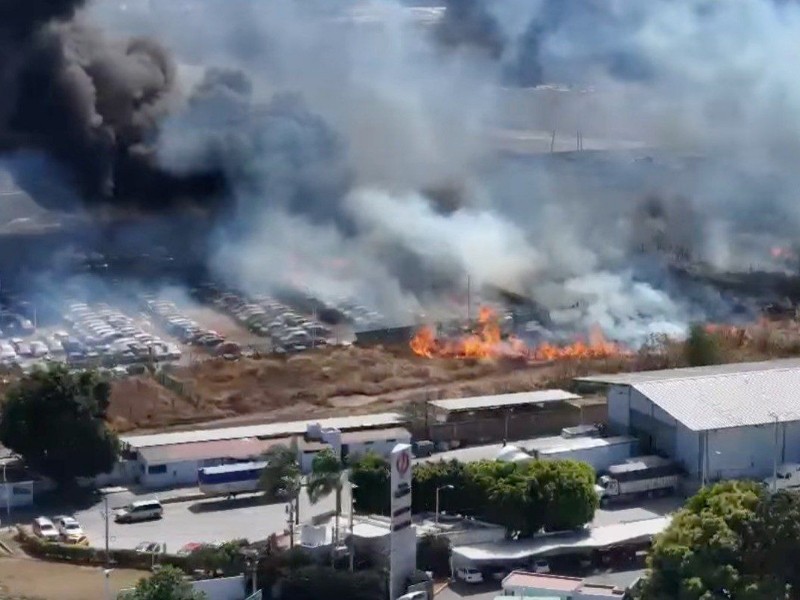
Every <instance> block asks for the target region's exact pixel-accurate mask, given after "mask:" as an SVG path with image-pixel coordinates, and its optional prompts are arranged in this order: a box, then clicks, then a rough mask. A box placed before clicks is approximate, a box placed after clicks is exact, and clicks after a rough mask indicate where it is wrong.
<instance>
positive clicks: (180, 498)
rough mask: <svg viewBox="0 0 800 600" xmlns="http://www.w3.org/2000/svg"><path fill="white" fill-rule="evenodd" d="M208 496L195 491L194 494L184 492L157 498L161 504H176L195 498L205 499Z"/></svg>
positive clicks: (191, 500)
mask: <svg viewBox="0 0 800 600" xmlns="http://www.w3.org/2000/svg"><path fill="white" fill-rule="evenodd" d="M206 499H208V496H206V495H205V494H201V493H200V492H195V493H194V494H186V495H185V496H173V497H171V498H164V499H159V502H161V504H178V503H179V502H194V501H195V500H206Z"/></svg>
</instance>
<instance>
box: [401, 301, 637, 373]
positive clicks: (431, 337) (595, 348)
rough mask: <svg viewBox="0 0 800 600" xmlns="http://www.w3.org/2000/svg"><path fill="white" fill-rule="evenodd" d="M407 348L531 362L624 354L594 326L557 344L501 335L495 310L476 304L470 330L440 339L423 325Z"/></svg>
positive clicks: (435, 355)
mask: <svg viewBox="0 0 800 600" xmlns="http://www.w3.org/2000/svg"><path fill="white" fill-rule="evenodd" d="M410 346H411V350H412V351H413V352H414V353H415V354H416V355H418V356H422V357H425V358H461V359H470V358H471V359H482V358H511V359H522V360H527V361H531V362H540V361H554V360H565V359H600V358H609V357H614V356H623V355H626V354H628V353H629V352H628V350H627V349H625V348H624V347H622V346H620V345H618V344H615V343H614V342H610V341H608V340H607V339H606V338H605V336H604V335H603V332H602V331H601V330H600V328H598V327H595V328H593V329H592V331H591V332H590V334H589V336H588V337H587V339H585V340H581V339H579V340H576V341H574V342H572V343H570V344H564V345H558V344H554V343H550V342H545V343H541V344H538V345H536V346H533V347H532V346H529V345H528V344H526V343H525V342H524V341H523V340H522V339H520V338H519V337H517V336H514V335H509V336H503V334H502V331H501V327H500V321H499V317H498V315H497V313H496V312H495V311H494V310H493V309H491V308H490V307H488V306H483V307H481V308H480V311H479V314H478V320H477V324H476V326H475V328H474V330H473V331H472V332H469V333H467V334H465V335H461V336H458V337H456V338H452V339H442V338H440V337H439V336H438V335H437V332H436V329H435V328H434V327H432V326H430V325H426V326H423V327H422V328H420V329H419V330H418V331H417V333H416V334H415V335H414V337H413V338H412V340H411V342H410Z"/></svg>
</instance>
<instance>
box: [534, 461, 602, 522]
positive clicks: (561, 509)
mask: <svg viewBox="0 0 800 600" xmlns="http://www.w3.org/2000/svg"><path fill="white" fill-rule="evenodd" d="M524 468H525V470H526V471H527V474H528V498H529V503H528V511H529V512H528V515H529V519H530V518H531V517H532V516H533V515H541V524H540V523H539V522H538V521H539V520H538V519H537V520H536V521H535V524H533V525H530V532H531V533H533V532H535V531H537V530H538V527H537V525H538V526H541V527H543V528H544V529H546V530H548V531H563V530H567V529H576V528H578V527H582V526H583V525H585V524H586V523H588V522H590V521H591V520H592V519H593V518H594V512H595V510H596V509H597V505H598V497H597V493H596V492H595V490H594V482H595V473H594V469H592V467H591V466H589V465H588V464H586V463H581V462H578V461H574V460H558V461H532V462H530V463H528V464H527V465H525V466H524Z"/></svg>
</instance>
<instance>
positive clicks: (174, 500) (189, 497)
mask: <svg viewBox="0 0 800 600" xmlns="http://www.w3.org/2000/svg"><path fill="white" fill-rule="evenodd" d="M156 497H157V498H158V496H157V495H156ZM207 498H209V496H206V495H205V494H201V493H200V492H195V493H193V494H186V495H184V496H171V497H169V498H158V501H159V502H161V504H178V503H180V502H194V501H197V500H205V499H207ZM126 506H127V504H121V505H119V506H111V507H110V508H111V510H119V509H120V508H125V507H126Z"/></svg>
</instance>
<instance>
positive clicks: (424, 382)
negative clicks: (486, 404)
mask: <svg viewBox="0 0 800 600" xmlns="http://www.w3.org/2000/svg"><path fill="white" fill-rule="evenodd" d="M710 330H711V331H712V335H713V336H714V338H715V340H716V343H717V346H718V349H719V355H720V356H719V360H720V362H741V361H747V360H766V359H769V358H779V357H786V356H798V355H800V323H799V322H797V321H793V320H792V321H782V322H777V323H776V322H767V321H760V322H759V323H755V324H753V325H751V326H748V327H745V328H732V327H729V326H720V327H717V328H716V329H715V328H713V327H711V326H710ZM683 348H684V346H683V343H681V342H673V341H669V340H656V341H654V343H653V344H652V345H650V346H647V347H644V348H642V349H640V350H639V351H637V352H635V353H630V354H629V355H625V356H617V357H612V358H609V359H603V360H591V361H590V360H570V361H560V362H556V363H544V364H543V363H539V364H528V363H521V362H518V361H512V360H491V359H485V360H460V359H438V358H437V359H426V358H421V357H418V356H415V355H413V354H412V353H411V352H410V351H409V350H408V349H407V348H403V347H398V348H383V347H380V346H377V347H374V348H359V347H355V346H351V347H336V348H327V349H323V350H315V351H309V352H306V353H303V354H298V355H295V356H291V357H288V358H276V357H273V356H268V357H263V358H252V359H251V358H247V359H241V360H238V361H235V362H231V361H226V360H223V359H211V360H207V361H202V362H197V363H194V364H192V365H190V366H184V367H176V368H174V369H173V370H172V372H171V374H170V378H169V381H166V382H164V381H163V380H162V382H161V383H159V382H156V381H155V380H154V379H152V378H149V377H138V378H133V379H128V380H124V381H120V382H117V383H115V385H114V388H113V393H112V400H111V409H110V415H111V417H112V421H113V423H114V425H115V427H116V428H117V430H118V431H121V432H122V431H130V430H133V429H138V430H148V429H158V428H163V427H166V426H174V425H177V426H180V425H185V426H189V425H192V424H195V425H194V426H196V424H197V423H204V424H205V425H207V426H220V425H238V424H246V423H251V422H269V421H288V420H300V419H308V418H324V417H329V416H334V415H338V416H341V415H342V414H343V413H347V414H363V413H370V412H382V411H393V410H402V409H403V407H404V406H405V405H407V404H409V403H412V402H420V401H424V400H429V399H436V398H443V397H451V398H454V397H464V396H474V395H483V394H499V393H507V392H517V391H527V390H533V389H541V388H547V387H565V386H569V385H570V382H571V380H572V378H574V377H577V376H580V375H585V374H588V373H590V372H595V373H597V372H617V371H622V370H627V371H638V370H650V369H665V368H676V367H683V366H687V363H686V356H685V352H684V350H683ZM162 383H167V384H169V385H167V386H165V385H162Z"/></svg>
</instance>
